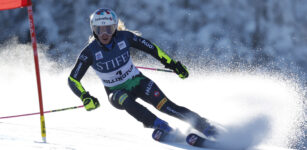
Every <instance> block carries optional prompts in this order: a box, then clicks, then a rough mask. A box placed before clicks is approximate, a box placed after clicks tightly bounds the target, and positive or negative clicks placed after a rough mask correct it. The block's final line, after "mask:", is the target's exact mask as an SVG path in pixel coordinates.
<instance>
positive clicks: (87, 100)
mask: <svg viewBox="0 0 307 150" xmlns="http://www.w3.org/2000/svg"><path fill="white" fill-rule="evenodd" d="M80 98H81V100H82V102H83V106H84V108H85V109H86V110H87V111H91V110H94V109H96V108H98V107H99V106H100V104H99V101H98V99H97V98H95V97H93V96H91V95H90V93H89V92H86V93H83V94H82V95H81V97H80Z"/></svg>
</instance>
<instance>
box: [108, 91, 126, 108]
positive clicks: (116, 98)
mask: <svg viewBox="0 0 307 150" xmlns="http://www.w3.org/2000/svg"><path fill="white" fill-rule="evenodd" d="M109 101H110V103H111V104H112V106H114V107H115V108H117V109H125V105H126V103H129V101H130V98H129V95H128V94H127V93H126V92H125V91H121V90H120V91H115V92H113V93H111V94H110V95H109Z"/></svg>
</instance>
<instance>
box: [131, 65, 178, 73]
mask: <svg viewBox="0 0 307 150" xmlns="http://www.w3.org/2000/svg"><path fill="white" fill-rule="evenodd" d="M136 68H139V69H147V70H154V71H163V72H174V71H173V70H168V69H159V68H148V67H140V66H137V67H136Z"/></svg>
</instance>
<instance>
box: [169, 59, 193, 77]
mask: <svg viewBox="0 0 307 150" xmlns="http://www.w3.org/2000/svg"><path fill="white" fill-rule="evenodd" d="M173 70H174V71H175V73H176V74H178V75H179V77H180V78H181V79H185V78H187V77H188V76H189V72H188V69H187V67H186V66H184V65H183V64H181V62H180V61H177V62H175V68H173Z"/></svg>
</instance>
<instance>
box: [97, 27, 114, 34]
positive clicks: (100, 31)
mask: <svg viewBox="0 0 307 150" xmlns="http://www.w3.org/2000/svg"><path fill="white" fill-rule="evenodd" d="M115 30H116V27H115V25H109V26H93V31H94V32H95V33H96V34H97V35H103V34H108V35H112V34H113V33H114V32H115Z"/></svg>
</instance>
